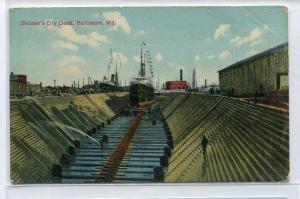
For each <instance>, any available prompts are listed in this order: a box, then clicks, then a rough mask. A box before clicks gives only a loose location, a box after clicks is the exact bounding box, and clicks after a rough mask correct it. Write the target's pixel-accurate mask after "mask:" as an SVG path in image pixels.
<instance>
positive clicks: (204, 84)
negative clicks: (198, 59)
mask: <svg viewBox="0 0 300 199" xmlns="http://www.w3.org/2000/svg"><path fill="white" fill-rule="evenodd" d="M204 85H205V87H206V86H207V84H206V79H205V81H204Z"/></svg>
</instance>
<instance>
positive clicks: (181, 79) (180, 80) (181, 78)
mask: <svg viewBox="0 0 300 199" xmlns="http://www.w3.org/2000/svg"><path fill="white" fill-rule="evenodd" d="M182 79H183V78H182V69H180V81H182Z"/></svg>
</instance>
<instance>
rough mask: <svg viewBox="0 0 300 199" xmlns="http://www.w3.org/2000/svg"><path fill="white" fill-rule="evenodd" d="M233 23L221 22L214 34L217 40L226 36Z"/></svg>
mask: <svg viewBox="0 0 300 199" xmlns="http://www.w3.org/2000/svg"><path fill="white" fill-rule="evenodd" d="M230 27H231V24H221V25H219V27H218V28H217V29H216V31H215V34H214V39H215V40H217V39H219V38H220V37H224V36H225V33H226V32H228V31H229V30H230Z"/></svg>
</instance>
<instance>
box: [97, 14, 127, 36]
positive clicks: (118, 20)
mask: <svg viewBox="0 0 300 199" xmlns="http://www.w3.org/2000/svg"><path fill="white" fill-rule="evenodd" d="M102 15H103V17H104V18H105V20H111V21H114V22H115V25H114V26H113V28H112V29H113V30H117V29H118V28H119V27H120V28H122V29H123V31H124V32H126V33H128V34H129V33H130V32H131V28H130V26H129V24H128V22H127V19H126V18H125V17H124V16H122V14H121V13H120V12H104V13H103V14H102Z"/></svg>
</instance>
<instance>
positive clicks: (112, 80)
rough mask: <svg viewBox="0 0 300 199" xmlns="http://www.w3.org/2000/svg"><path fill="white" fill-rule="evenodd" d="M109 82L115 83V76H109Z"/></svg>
mask: <svg viewBox="0 0 300 199" xmlns="http://www.w3.org/2000/svg"><path fill="white" fill-rule="evenodd" d="M110 81H111V82H113V83H114V82H115V74H111V80H110Z"/></svg>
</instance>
